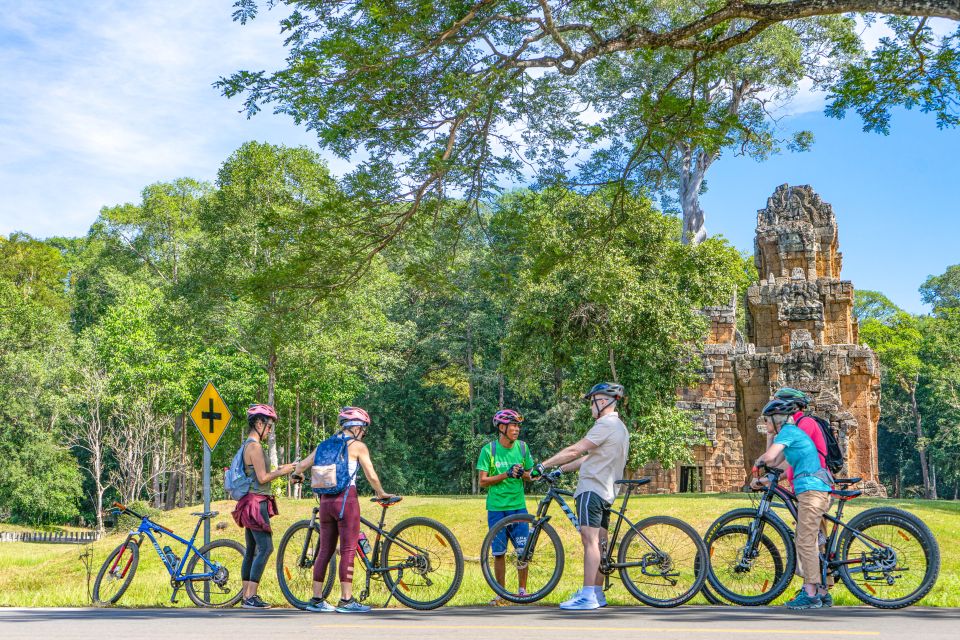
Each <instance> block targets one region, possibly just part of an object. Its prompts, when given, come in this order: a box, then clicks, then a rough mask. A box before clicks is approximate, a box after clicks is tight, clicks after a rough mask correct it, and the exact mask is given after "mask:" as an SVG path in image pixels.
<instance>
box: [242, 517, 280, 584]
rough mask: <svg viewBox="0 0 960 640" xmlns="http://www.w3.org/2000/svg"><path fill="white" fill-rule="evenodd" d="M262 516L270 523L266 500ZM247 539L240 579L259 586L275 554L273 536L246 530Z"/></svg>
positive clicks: (263, 532)
mask: <svg viewBox="0 0 960 640" xmlns="http://www.w3.org/2000/svg"><path fill="white" fill-rule="evenodd" d="M260 515H262V516H263V520H264V522H270V516H269V515H268V513H267V501H266V500H264V501H263V502H261V503H260ZM246 538H247V549H246V551H245V552H244V554H243V564H242V565H240V579H241V580H243V581H244V582H256V583H258V584H259V582H260V578H262V577H263V570H264V569H266V568H267V559H268V558H269V557H270V554H271V553H273V534H272V533H267V532H266V531H252V530H250V529H246Z"/></svg>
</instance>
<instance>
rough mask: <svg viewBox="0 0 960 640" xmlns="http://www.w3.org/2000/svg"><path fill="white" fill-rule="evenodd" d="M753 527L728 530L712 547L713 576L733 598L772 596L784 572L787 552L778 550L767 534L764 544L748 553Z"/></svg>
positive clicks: (762, 540) (730, 526)
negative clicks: (734, 595)
mask: <svg viewBox="0 0 960 640" xmlns="http://www.w3.org/2000/svg"><path fill="white" fill-rule="evenodd" d="M749 539H750V527H749V524H748V523H747V522H746V521H744V522H743V524H740V523H738V524H730V525H726V526H724V527H723V528H722V529H721V530H720V531H719V533H718V534H717V535H716V537H714V539H713V541H712V542H711V545H710V563H711V566H712V568H713V574H714V576H715V577H716V579H717V580H718V581H719V582H720V583H721V584H722V585H723V587H724V588H725V589H726V590H727V591H729V592H730V593H732V594H736V595H738V596H744V597H750V598H754V597H759V596H763V595H765V594H767V593H769V592H770V590H772V589H773V588H774V586H775V585H776V584H777V580H779V578H780V576H781V575H782V574H783V571H784V555H785V553H786V551H785V550H783V549H778V548H777V546H776V545H775V544H774V543H773V541H772V540H771V539H770V538H769V537H768V536H767V535H766V534H764V535H763V537H762V538H761V539H760V542H759V543H757V544H755V545H753V546H754V547H755V548H754V549H748V542H749Z"/></svg>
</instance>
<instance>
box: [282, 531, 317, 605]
mask: <svg viewBox="0 0 960 640" xmlns="http://www.w3.org/2000/svg"><path fill="white" fill-rule="evenodd" d="M309 532H310V529H308V528H307V527H303V528H301V529H297V530H296V531H295V532H294V533H293V535H291V536H290V538H289V540H288V541H287V545H286V547H285V548H284V553H283V555H282V556H281V557H280V567H279V570H280V571H281V572H283V580H284V582H285V583H286V586H287V589H289V591H290V595H291V596H292V597H294V598H295V599H296V600H298V601H300V602H309V601H310V598H311V596H313V560H314V555H315V553H316V542H317V540H318V537H317V534H316V533H313V535H312V536H310V543H311V544H310V545H309V547H308V548H307V549H306V550H304V544H305V543H306V542H307V534H308V533H309Z"/></svg>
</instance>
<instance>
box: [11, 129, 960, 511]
mask: <svg viewBox="0 0 960 640" xmlns="http://www.w3.org/2000/svg"><path fill="white" fill-rule="evenodd" d="M432 213H433V215H432V216H430V217H425V216H424V217H421V218H420V219H419V221H418V222H417V223H416V225H415V226H413V227H412V228H411V229H410V230H409V231H408V232H407V233H405V234H404V235H403V237H402V238H400V239H398V240H397V241H396V242H394V243H391V244H390V246H389V247H386V248H385V249H384V250H382V251H380V252H377V253H375V254H372V253H370V252H369V251H365V250H364V247H363V243H364V242H365V230H364V228H363V226H362V225H363V224H364V220H365V218H364V216H363V212H362V211H358V210H357V208H356V205H355V204H354V203H353V202H352V201H351V199H350V198H349V196H348V195H347V194H345V193H344V192H343V190H342V189H341V187H340V185H339V184H338V181H337V180H336V179H335V178H334V177H333V176H331V174H330V173H329V171H328V170H327V168H326V166H325V164H324V163H323V162H322V161H321V160H320V158H319V156H318V155H317V154H315V153H314V152H312V151H309V150H307V149H303V148H286V147H282V146H273V145H268V144H260V143H248V144H245V145H243V146H242V147H241V148H240V149H238V150H237V151H236V152H235V153H233V154H232V155H231V156H230V157H229V158H228V159H227V160H226V161H225V162H224V163H223V165H222V167H221V168H220V171H219V173H218V178H217V180H216V184H206V183H203V182H199V181H195V180H191V179H180V180H176V181H173V182H167V183H157V184H152V185H149V186H147V187H146V188H144V190H143V192H142V199H141V201H140V202H139V203H136V204H124V205H119V206H110V207H104V208H103V209H102V210H101V212H100V215H99V217H98V218H97V220H96V222H95V223H94V224H93V225H92V227H91V228H90V231H89V233H88V234H87V235H86V236H84V237H80V238H48V239H46V240H37V239H33V238H30V237H28V236H26V235H22V234H13V235H11V236H10V237H9V238H7V239H0V315H2V318H0V367H2V374H0V379H2V380H3V384H2V387H0V394H2V403H0V411H2V413H3V416H2V424H0V451H2V455H3V457H4V459H5V460H6V468H7V471H6V472H5V473H4V474H3V476H2V477H0V505H3V507H2V509H3V513H2V514H0V516H2V517H3V518H10V519H13V520H16V521H24V522H68V521H78V520H80V521H84V522H87V523H89V524H98V525H102V522H101V521H100V520H99V518H98V513H99V511H100V509H99V507H100V505H102V504H105V503H107V502H108V501H109V500H111V499H114V498H119V499H121V500H124V501H137V500H142V501H146V502H149V503H151V504H152V505H153V506H154V507H156V508H170V507H173V506H176V505H182V504H184V503H191V502H194V501H196V500H198V497H199V484H200V483H199V466H200V460H201V453H202V449H201V441H200V439H199V437H198V435H197V433H196V432H195V430H194V428H193V427H192V425H191V424H190V423H189V419H188V418H187V417H186V413H187V412H188V411H189V409H190V407H191V405H192V402H193V400H194V399H195V397H196V395H197V394H198V393H199V391H200V390H201V388H202V387H203V385H204V383H205V382H206V381H207V380H212V381H214V382H215V383H216V384H217V385H218V387H219V389H220V391H221V393H222V394H223V396H224V397H225V399H226V400H227V402H228V404H229V405H230V408H231V410H232V412H233V413H234V415H235V416H239V418H238V419H235V421H234V422H233V424H232V425H231V426H230V428H229V430H228V432H227V433H226V434H225V436H224V438H223V439H222V440H221V443H220V445H219V446H218V447H217V449H216V450H215V452H214V456H213V468H214V470H216V469H219V468H223V467H224V466H226V465H227V464H228V461H229V458H230V457H231V456H232V455H233V453H234V451H235V449H236V445H237V444H238V443H239V442H240V441H241V440H242V438H243V435H244V432H245V425H244V421H243V415H244V411H245V408H246V406H248V405H249V404H251V403H254V402H270V403H273V404H275V405H276V406H277V408H278V411H279V413H280V416H281V420H280V422H279V426H278V429H277V431H276V439H275V440H274V441H271V443H270V449H269V451H270V456H271V458H273V462H274V464H276V462H277V461H287V460H293V459H296V458H298V457H299V456H300V455H302V454H303V453H304V452H305V451H307V450H309V449H310V448H311V447H312V446H313V444H314V443H316V442H317V441H318V440H319V439H321V438H323V437H324V436H325V435H328V434H330V433H331V429H332V426H331V425H332V424H333V420H334V419H335V415H336V412H337V410H338V407H339V406H341V405H344V404H359V405H362V406H364V407H366V408H368V409H369V411H370V413H371V415H372V416H373V421H374V422H373V427H372V429H371V431H370V436H369V439H370V442H371V446H372V449H373V451H374V455H375V460H376V462H377V464H378V466H379V468H380V472H381V475H382V478H383V481H384V484H385V486H387V487H389V489H390V490H391V491H396V492H401V493H469V492H475V491H476V490H477V485H476V478H475V475H474V473H473V470H472V469H473V465H474V462H475V456H476V453H477V451H478V449H479V447H480V445H481V444H482V443H484V442H486V441H487V440H489V439H490V438H491V436H492V429H491V427H490V416H491V415H492V413H493V412H494V411H495V410H496V409H497V408H499V407H503V406H510V407H515V408H518V409H519V410H520V411H521V412H522V413H523V414H524V415H525V416H526V418H527V419H526V421H525V423H524V427H525V428H524V435H523V437H524V439H525V440H527V441H528V442H529V444H530V446H531V449H532V450H533V451H534V452H535V453H537V454H539V453H541V452H542V453H544V454H546V453H547V452H548V451H552V450H555V449H557V448H559V447H560V446H561V445H562V444H564V443H567V442H569V441H571V440H573V439H575V438H576V437H578V436H579V434H580V433H582V432H583V431H584V430H585V429H586V428H587V426H588V425H589V417H588V415H587V411H586V407H585V406H584V405H583V403H581V402H579V401H578V397H579V395H580V394H581V393H582V392H583V390H584V389H585V388H587V387H588V386H589V385H590V384H592V383H593V382H595V381H597V380H600V379H615V380H618V381H620V382H621V383H623V384H624V385H626V387H627V389H628V390H629V394H630V397H629V401H628V402H627V404H626V407H625V409H624V412H625V414H626V415H627V417H628V423H629V425H630V428H631V429H632V430H633V432H634V438H633V441H632V451H631V463H632V464H634V465H639V464H642V463H643V462H645V461H647V460H651V459H659V460H661V461H662V462H664V463H666V464H670V463H673V462H676V461H679V460H683V459H684V457H685V456H686V454H687V451H688V450H689V448H690V445H691V444H692V443H695V442H698V441H699V439H698V434H697V431H696V429H695V428H694V426H693V423H692V421H691V420H690V419H689V416H687V415H685V414H684V413H682V412H680V411H678V410H677V409H675V408H674V400H675V391H676V389H677V388H678V387H680V386H682V385H685V384H689V383H690V382H691V381H693V380H695V379H696V376H697V374H698V365H699V358H697V357H696V349H697V347H698V344H699V342H700V341H701V340H702V337H703V335H704V332H705V325H704V321H703V319H702V317H701V316H700V315H699V314H698V313H697V311H696V310H697V309H699V308H701V307H703V306H705V305H711V304H717V303H720V302H724V301H726V300H729V297H730V292H732V291H733V290H735V288H740V289H741V290H742V288H743V287H744V286H745V285H746V284H747V282H748V281H749V278H750V277H751V276H750V273H751V260H749V259H746V258H745V257H743V256H741V255H739V254H738V253H737V251H736V250H734V249H733V248H732V247H731V246H730V245H729V244H728V243H727V242H726V241H725V240H723V239H722V238H719V237H717V238H710V239H708V240H706V241H704V242H702V243H700V244H684V243H682V242H681V235H682V234H681V225H680V220H679V218H678V217H677V216H675V215H669V214H664V213H662V212H660V211H659V210H658V209H657V208H656V207H654V206H653V204H652V203H651V202H650V201H649V200H648V199H645V198H644V197H642V196H640V195H634V196H625V195H624V194H623V193H622V192H619V191H610V192H605V191H602V190H600V191H596V192H593V193H591V194H589V195H583V194H578V193H576V192H574V191H571V190H565V189H560V188H557V187H548V188H544V189H541V190H538V191H533V190H518V191H514V192H510V193H506V194H504V195H502V196H500V197H499V198H497V199H496V200H493V201H492V202H491V204H490V205H489V206H483V207H477V206H470V205H468V204H467V203H465V202H462V201H458V200H456V199H451V200H449V201H448V203H447V205H446V206H445V207H444V208H442V209H440V208H438V209H437V210H436V211H434V212H432ZM353 223H356V226H355V227H351V224H353ZM922 291H923V294H924V297H925V299H926V300H927V301H929V302H930V304H931V305H932V306H933V309H934V313H933V314H931V315H929V316H924V317H914V316H910V315H909V314H906V313H904V312H903V311H901V310H899V309H897V308H896V307H895V306H894V305H893V304H892V303H891V302H890V301H889V300H887V299H886V298H884V297H883V296H882V295H881V294H878V293H874V292H865V293H862V294H861V295H860V296H859V298H858V305H857V313H858V315H859V317H860V318H861V322H862V329H861V336H862V338H863V340H864V341H866V342H869V343H870V344H871V345H872V346H874V348H876V349H877V351H878V353H879V354H880V357H881V360H882V362H883V363H884V378H883V385H884V393H883V418H882V420H881V436H880V437H881V464H882V468H883V474H884V480H885V481H886V482H887V483H888V485H889V486H890V488H891V490H892V491H893V492H894V493H896V494H898V495H900V494H909V493H911V492H914V493H916V492H918V491H919V492H920V493H923V492H924V488H923V487H924V485H926V487H927V489H926V492H927V493H928V494H929V495H934V492H935V491H936V489H935V487H937V486H939V490H940V493H944V492H946V493H949V494H951V495H952V496H954V497H955V495H956V485H957V481H958V478H960V468H958V464H957V460H958V456H957V452H958V450H960V429H958V426H957V425H958V424H960V420H958V412H960V401H958V396H957V390H958V388H960V385H958V380H960V338H958V337H960V330H958V329H960V267H952V268H951V269H950V270H948V271H947V273H945V274H943V275H942V276H938V277H934V278H931V279H930V280H928V281H927V283H925V284H924V285H923V289H922ZM220 475H221V474H219V473H214V474H213V476H214V478H213V480H214V486H215V495H219V494H218V493H217V492H218V491H219V489H218V488H217V483H218V482H219V481H220V480H221V478H220ZM917 487H919V489H918V488H917Z"/></svg>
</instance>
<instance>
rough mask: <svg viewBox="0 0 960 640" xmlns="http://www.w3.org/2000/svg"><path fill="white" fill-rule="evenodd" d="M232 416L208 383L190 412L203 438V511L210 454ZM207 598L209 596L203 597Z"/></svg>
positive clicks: (206, 535) (206, 532)
mask: <svg viewBox="0 0 960 640" xmlns="http://www.w3.org/2000/svg"><path fill="white" fill-rule="evenodd" d="M232 418H233V415H231V413H230V409H228V408H227V404H226V403H225V402H224V401H223V398H222V397H220V392H218V391H217V388H216V387H215V386H213V383H212V382H208V383H207V386H205V387H204V388H203V392H202V393H201V394H200V397H199V398H197V401H196V403H194V405H193V409H191V410H190V419H191V420H192V421H193V425H194V426H195V427H196V428H197V431H199V432H200V436H201V437H202V438H203V443H204V444H203V510H204V512H208V511H210V453H211V452H212V451H213V450H214V449H216V448H217V443H218V442H220V438H221V436H223V433H224V432H225V431H226V430H227V425H229V424H230V420H231V419H232ZM203 544H204V545H207V544H210V519H209V518H207V519H205V520H204V521H203ZM203 588H204V592H205V594H206V590H207V589H209V588H210V585H209V583H207V582H204V587H203ZM205 597H208V598H209V595H205Z"/></svg>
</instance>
